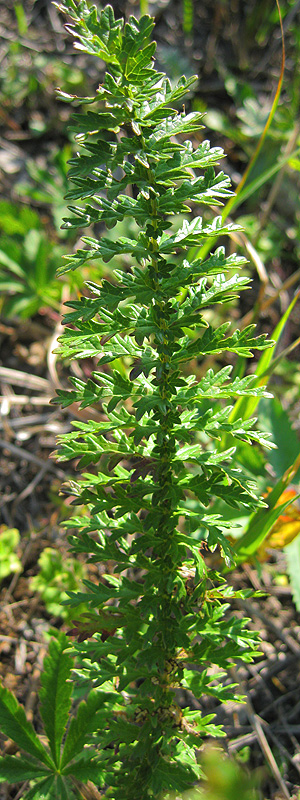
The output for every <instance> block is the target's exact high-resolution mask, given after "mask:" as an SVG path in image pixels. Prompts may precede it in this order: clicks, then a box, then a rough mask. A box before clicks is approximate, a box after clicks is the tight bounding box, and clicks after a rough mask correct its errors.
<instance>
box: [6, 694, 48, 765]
mask: <svg viewBox="0 0 300 800" xmlns="http://www.w3.org/2000/svg"><path fill="white" fill-rule="evenodd" d="M0 730H1V731H2V733H4V734H5V736H8V737H9V738H10V739H12V740H13V741H14V742H15V743H16V744H17V745H18V747H19V748H20V749H21V750H25V752H27V753H29V754H30V755H31V756H33V757H34V758H36V759H38V761H39V762H42V764H45V765H46V766H47V767H50V769H51V768H53V767H54V764H53V761H52V758H51V756H50V754H49V753H48V752H47V750H46V749H45V747H44V746H43V745H42V743H41V742H40V740H39V738H38V736H37V734H36V732H35V730H34V728H33V726H32V725H31V723H30V722H28V720H27V719H26V715H25V711H24V708H23V706H21V705H20V704H19V703H18V701H17V700H16V698H15V697H14V695H13V694H12V693H11V692H10V691H9V690H8V689H5V688H4V687H3V686H0Z"/></svg>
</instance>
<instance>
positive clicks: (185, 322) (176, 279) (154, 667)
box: [57, 0, 267, 800]
mask: <svg viewBox="0 0 300 800" xmlns="http://www.w3.org/2000/svg"><path fill="white" fill-rule="evenodd" d="M59 8H60V10H61V11H63V12H65V13H66V14H68V15H69V17H70V18H71V25H70V26H68V30H69V31H70V32H71V33H72V34H73V35H74V36H75V39H76V47H77V48H78V49H80V50H83V51H84V52H86V53H88V54H92V55H95V56H96V57H98V58H100V59H101V60H102V61H104V62H105V63H106V65H107V71H106V74H105V78H104V82H103V83H102V84H101V85H100V86H99V88H98V89H97V92H96V96H95V97H90V98H83V99H82V102H83V103H87V104H88V103H90V104H92V110H88V111H87V112H86V113H82V114H75V115H74V117H73V123H72V130H73V132H75V134H76V140H77V142H78V144H79V145H80V148H81V149H80V152H79V153H78V155H77V156H76V157H75V158H73V159H72V160H71V162H70V164H71V168H70V172H69V178H70V181H71V182H72V188H71V191H70V192H69V194H68V199H69V201H71V202H73V203H74V202H76V201H79V202H80V205H79V206H76V205H70V207H69V208H70V213H71V216H70V218H69V219H68V220H67V221H66V222H65V226H66V227H68V228H71V227H72V228H75V229H76V228H83V227H90V225H91V224H93V223H94V224H95V223H96V224H97V226H98V229H99V227H100V230H101V226H102V227H103V228H104V226H106V228H108V229H111V228H114V226H115V225H116V224H117V223H123V230H124V223H125V224H126V225H128V230H129V231H130V236H126V237H125V236H120V235H118V233H117V232H116V235H115V238H113V237H112V236H111V235H110V236H105V235H102V233H100V234H99V236H97V237H96V238H93V237H91V236H86V237H83V240H82V241H83V243H84V247H82V248H80V249H78V250H77V252H75V254H74V255H72V256H70V257H69V259H68V261H67V263H66V266H65V268H64V269H63V270H62V272H63V271H65V270H69V269H75V268H79V269H80V267H81V266H82V265H84V264H86V263H87V262H88V261H89V260H90V259H92V260H93V262H94V261H95V259H99V260H100V263H101V262H109V261H111V262H112V264H111V279H110V280H106V279H105V280H101V281H100V282H99V285H96V284H95V283H90V282H89V283H88V289H89V296H88V297H81V299H80V300H76V301H71V302H69V303H68V305H69V306H70V307H71V309H72V311H71V312H70V313H68V314H67V315H66V317H65V323H66V330H65V333H64V335H63V337H62V339H61V347H60V353H61V355H62V356H64V357H66V358H68V359H72V358H74V359H84V358H88V359H93V360H94V364H95V369H94V372H93V373H92V377H91V378H90V379H89V380H80V379H78V378H72V379H71V382H72V384H73V387H74V389H73V390H69V391H64V390H62V391H60V392H59V402H60V403H62V405H64V406H68V404H71V403H73V402H74V401H76V402H80V404H81V407H82V408H88V407H89V406H92V405H94V404H97V407H98V409H100V411H101V413H100V415H99V416H100V421H96V422H95V421H93V420H91V421H90V422H87V423H84V422H81V421H78V422H74V431H72V432H71V433H68V434H66V435H64V436H62V437H61V438H60V440H59V456H58V457H59V459H60V460H68V459H77V460H78V461H79V468H80V469H86V468H87V467H88V466H89V465H93V467H92V471H91V472H90V473H89V472H83V474H82V477H81V478H79V479H78V481H76V482H74V483H72V485H71V492H72V494H73V495H74V496H75V502H76V503H78V504H79V505H80V504H82V505H84V506H85V507H88V508H89V515H86V516H78V517H75V518H72V519H71V521H70V524H71V526H72V528H73V533H72V534H71V535H70V543H71V548H72V551H73V553H80V554H85V556H86V559H87V560H88V561H90V562H101V563H102V564H103V563H106V564H107V568H106V572H105V574H102V576H101V579H100V580H99V583H98V585H97V584H95V583H92V582H89V581H88V580H85V581H84V588H85V591H79V592H74V593H73V592H69V593H68V594H69V600H68V601H67V602H68V603H69V605H70V606H71V607H73V614H74V616H73V619H74V620H75V622H74V623H73V624H74V627H73V629H72V633H73V635H75V634H77V639H78V641H77V642H75V644H74V647H73V652H75V653H76V654H77V657H78V662H77V666H78V669H77V675H78V678H79V680H80V681H81V682H82V683H83V685H85V686H86V687H87V688H88V690H89V691H91V698H95V695H94V692H96V696H97V692H100V694H99V697H100V696H101V702H102V711H101V714H100V717H99V714H98V717H97V719H98V722H97V725H96V727H95V725H94V726H93V725H92V724H91V729H92V728H93V731H94V732H92V730H91V732H90V744H92V745H93V747H94V749H93V756H94V757H93V769H92V768H91V770H90V777H91V779H92V778H93V776H94V775H95V762H96V767H97V769H98V773H97V770H96V774H98V775H99V779H98V786H99V785H100V773H101V776H102V778H101V780H102V785H103V796H104V797H107V798H113V800H148V798H155V799H156V800H157V799H158V798H167V797H168V796H169V793H170V792H171V793H172V792H174V790H175V791H176V792H177V794H176V797H177V795H178V793H181V792H184V791H185V790H187V789H189V788H190V787H192V786H194V785H195V783H197V780H198V779H199V777H200V775H201V769H200V766H199V764H198V759H197V754H198V751H199V748H200V746H201V742H202V740H203V737H204V736H206V735H207V734H208V735H210V736H215V735H216V736H219V735H221V731H220V729H219V727H217V726H215V725H214V724H213V722H212V718H213V715H209V716H205V717H203V716H202V715H201V712H200V711H198V710H197V711H194V710H190V706H191V703H190V702H189V701H190V700H191V697H192V695H194V696H195V697H196V698H197V699H198V700H199V699H201V697H202V696H203V695H207V694H210V695H212V696H213V697H215V698H217V699H218V700H219V701H221V702H226V701H228V700H231V699H233V698H236V695H235V686H234V685H232V684H230V682H229V681H228V680H224V675H225V676H226V671H228V670H229V669H230V667H231V666H232V665H233V664H234V663H235V662H236V661H237V660H238V661H246V662H249V661H251V660H252V659H253V658H254V656H255V654H256V653H257V647H258V639H257V635H256V634H253V633H251V632H250V631H249V630H248V629H247V627H246V620H245V619H240V618H238V617H236V616H235V615H234V613H232V612H231V611H230V598H235V597H237V596H238V597H243V596H244V595H243V592H241V591H236V592H234V591H233V590H232V589H231V588H230V587H229V586H227V584H226V582H225V580H224V578H222V577H220V575H218V574H216V573H215V572H213V571H212V570H211V569H209V568H208V566H207V565H206V563H205V559H204V553H205V547H206V548H208V549H212V550H213V549H214V548H215V547H219V549H220V552H221V553H222V554H223V556H224V557H225V559H227V560H230V558H231V550H230V546H229V544H228V541H227V539H226V522H225V521H224V520H223V519H222V517H221V516H219V515H217V514H216V513H214V511H213V502H214V500H215V499H219V498H221V499H222V501H225V503H227V504H228V505H229V506H231V507H233V508H240V507H245V509H246V513H248V512H249V510H250V511H251V510H252V509H255V508H256V507H257V506H258V505H259V504H262V503H261V501H260V500H258V499H257V497H256V495H255V490H254V488H253V485H252V484H251V483H250V482H249V481H248V480H247V477H245V476H243V474H241V472H240V471H239V470H238V469H236V468H235V467H234V463H232V462H233V459H234V447H232V448H231V449H230V450H227V451H226V452H221V449H220V447H219V443H218V442H219V440H220V437H221V435H222V434H223V433H224V432H226V433H228V432H229V433H231V434H232V435H233V437H236V438H237V439H242V440H245V441H247V442H252V441H253V440H254V441H258V440H259V437H260V435H259V434H258V433H257V432H256V431H255V430H253V421H249V420H247V421H243V420H242V419H239V420H238V421H235V422H232V423H230V421H229V413H230V408H231V407H228V406H227V407H225V406H222V404H221V403H220V401H222V399H228V400H234V398H237V397H240V396H241V395H252V394H255V393H256V394H257V393H258V394H260V395H261V394H263V390H262V389H261V388H260V389H257V388H255V387H254V381H255V377H254V376H249V377H246V378H243V379H239V378H238V377H236V378H234V379H232V378H231V377H230V376H231V367H229V366H226V367H222V368H221V369H220V370H219V371H216V372H215V371H214V370H213V369H211V368H210V369H208V370H207V371H206V373H205V371H204V367H203V370H202V374H203V372H204V374H203V377H201V379H200V380H197V379H196V377H195V375H194V374H192V372H191V369H192V363H191V362H193V363H194V365H195V362H196V361H197V360H200V361H201V363H202V362H203V364H204V363H205V362H204V360H205V358H206V357H207V356H209V357H215V356H218V355H219V354H221V353H224V352H230V353H235V354H237V355H238V356H242V357H245V358H247V357H250V356H251V355H252V350H253V349H258V350H260V349H263V348H265V347H266V346H267V343H266V342H265V337H264V336H258V337H257V338H254V334H253V326H249V327H248V328H246V329H244V330H242V331H238V330H235V331H232V330H231V325H230V322H225V323H224V324H221V325H220V326H219V327H213V326H212V325H210V324H208V321H207V315H206V309H208V308H209V309H211V307H212V306H213V305H214V304H215V303H227V302H228V301H229V300H232V298H235V297H237V296H238V294H239V291H240V290H242V289H245V288H246V286H247V282H248V281H247V278H245V277H239V276H238V275H236V274H233V273H234V268H239V267H241V266H242V265H243V264H244V262H245V260H244V259H243V258H242V257H240V256H236V255H230V256H227V257H226V256H225V251H224V249H223V248H222V247H221V248H219V249H218V250H216V252H214V253H212V254H211V255H210V256H209V257H208V258H206V259H205V260H204V261H203V260H201V259H200V258H196V260H193V259H192V256H191V253H192V249H193V247H194V246H197V247H199V244H200V243H201V242H203V241H204V240H205V238H207V237H211V236H213V235H216V236H219V235H220V234H222V235H224V234H228V233H230V232H231V231H232V230H235V229H236V228H237V227H238V226H235V225H233V224H227V225H222V221H221V218H220V217H214V216H213V213H212V214H211V221H210V222H208V223H207V222H205V223H204V222H203V221H202V218H201V217H200V216H192V214H191V207H193V209H194V208H195V207H198V206H199V205H201V204H203V205H205V206H210V205H213V206H218V205H221V204H222V200H223V199H225V198H227V197H228V195H229V194H230V182H229V179H228V178H227V177H226V176H225V175H224V174H223V173H222V172H220V173H218V174H217V175H215V171H214V164H217V163H218V161H219V159H220V158H221V157H222V151H221V150H220V149H219V148H213V149H211V148H210V145H209V142H208V141H203V142H202V143H201V144H200V145H199V146H198V147H196V148H195V147H194V145H193V142H192V141H191V140H189V139H188V135H189V134H192V135H193V134H197V132H198V131H199V130H200V129H201V128H202V121H201V116H202V115H201V114H199V113H198V112H194V113H188V114H187V113H186V112H185V109H184V107H183V110H178V105H179V106H181V104H180V102H179V101H181V98H182V97H184V95H186V93H187V90H188V89H189V87H190V85H192V83H193V81H194V80H195V79H194V78H192V79H189V80H186V79H185V78H181V80H180V81H179V83H178V84H177V86H175V87H174V88H172V87H171V85H170V83H169V81H168V79H167V78H166V76H165V75H164V74H162V73H160V72H157V71H156V70H155V68H154V64H153V58H154V53H155V43H154V42H152V43H151V41H150V37H151V32H152V29H153V26H154V23H153V20H152V19H151V18H150V17H149V16H142V17H141V19H140V20H139V21H137V20H136V19H135V18H134V17H130V18H129V21H128V22H127V23H126V24H124V21H123V20H115V17H114V13H113V9H112V7H111V6H106V7H105V9H104V10H103V11H101V13H100V14H99V16H98V15H97V11H96V8H95V7H94V6H93V7H91V8H89V7H88V5H87V4H86V2H84V1H83V2H79V3H75V2H74V1H73V0H66V2H65V3H64V4H63V5H61V6H59ZM61 97H62V98H63V99H65V100H66V101H69V100H71V99H72V97H71V96H68V95H66V94H63V93H61ZM77 101H78V98H77ZM78 102H79V101H78ZM96 103H97V104H98V105H95V104H96ZM181 109H182V106H181ZM132 221H134V223H135V225H133V222H132ZM99 223H100V226H99ZM117 230H118V229H117V228H116V231H117ZM134 230H136V233H134V232H133V233H132V231H134ZM120 257H125V258H124V268H123V269H116V268H115V267H116V260H117V261H118V264H120ZM125 259H126V260H125ZM216 404H218V405H216ZM214 443H215V444H214ZM68 524H69V523H68ZM74 531H75V533H74ZM204 542H205V546H204ZM228 601H229V602H228ZM82 603H85V604H87V605H88V607H89V611H88V612H87V613H85V614H81V615H80V613H79V614H78V617H76V608H77V607H78V606H80V605H81V604H82ZM93 703H95V699H93ZM90 705H91V707H92V700H91V701H90ZM86 717H87V712H85V719H86ZM79 727H80V726H79V724H77V728H76V722H75V723H74V725H73V728H72V731H73V730H74V731H75V733H74V734H72V735H73V739H74V736H75V739H76V736H77V739H76V741H77V744H78V741H79V743H80V749H82V746H83V745H82V742H83V741H84V740H83V738H81V739H80V738H79V739H78V737H80V731H79ZM70 730H71V729H70ZM85 730H86V728H85ZM76 731H77V733H76ZM70 738H72V737H71V734H70V735H69V739H70ZM67 741H68V740H67ZM70 748H71V745H69V750H70ZM67 749H68V748H67ZM70 752H71V750H70ZM83 753H84V750H83ZM69 759H70V753H69ZM66 763H68V762H67V756H63V758H62V763H61V766H60V773H59V774H60V781H61V780H62V778H61V775H62V774H63V768H64V764H66ZM71 773H72V766H68V770H67V772H66V774H68V775H70V774H71ZM73 773H74V777H75V778H76V763H75V765H74V769H73ZM86 773H87V774H88V768H87V769H86ZM82 774H83V771H82V767H81V771H80V769H79V767H78V772H77V776H78V777H80V776H81V777H82ZM85 777H87V775H86V774H85ZM96 782H97V781H96ZM59 785H60V784H59ZM57 786H58V784H57ZM64 786H65V784H64ZM57 791H58V788H57ZM68 791H71V790H70V789H68ZM61 796H63V797H67V796H69V795H67V794H62V795H61ZM70 796H71V795H70Z"/></svg>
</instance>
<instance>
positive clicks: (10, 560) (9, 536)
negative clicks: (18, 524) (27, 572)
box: [0, 525, 22, 581]
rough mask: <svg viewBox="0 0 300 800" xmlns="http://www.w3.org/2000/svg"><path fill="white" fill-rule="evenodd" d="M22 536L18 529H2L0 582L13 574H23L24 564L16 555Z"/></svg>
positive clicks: (3, 526) (2, 527)
mask: <svg viewBox="0 0 300 800" xmlns="http://www.w3.org/2000/svg"><path fill="white" fill-rule="evenodd" d="M19 541H20V534H19V531H18V530H17V529H16V528H7V527H6V525H1V527H0V581H2V580H3V578H6V577H7V575H11V573H12V572H21V571H22V564H21V561H20V559H19V557H18V556H17V554H16V549H17V547H18V544H19Z"/></svg>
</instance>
